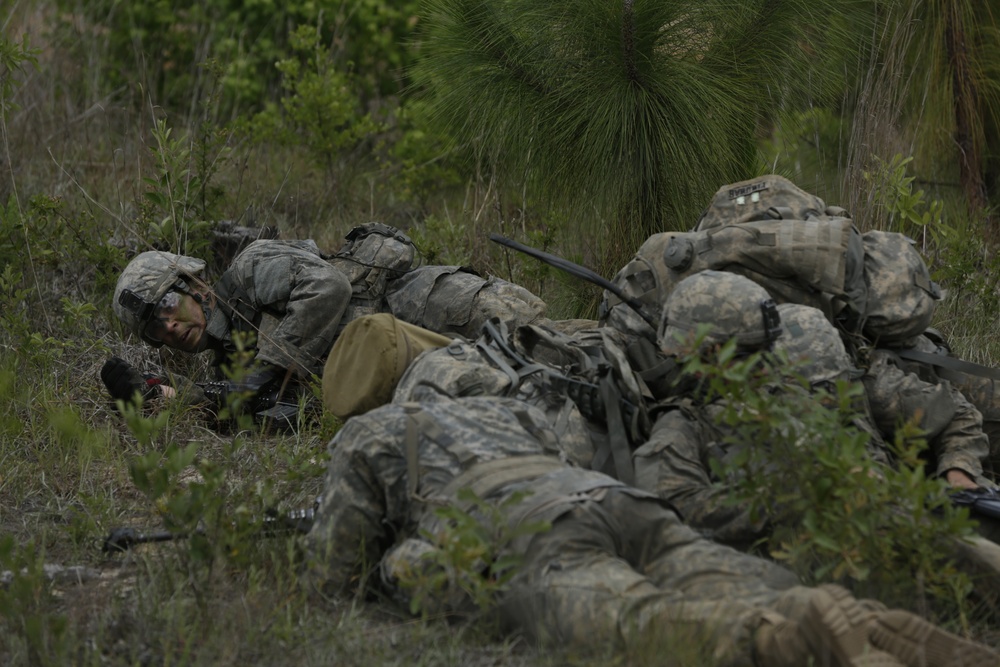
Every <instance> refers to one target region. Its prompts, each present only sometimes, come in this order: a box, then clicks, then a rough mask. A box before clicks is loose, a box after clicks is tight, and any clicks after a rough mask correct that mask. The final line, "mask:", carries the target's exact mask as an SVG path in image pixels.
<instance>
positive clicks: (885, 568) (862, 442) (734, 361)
mask: <svg viewBox="0 0 1000 667" xmlns="http://www.w3.org/2000/svg"><path fill="white" fill-rule="evenodd" d="M785 365H786V367H787V368H786V370H783V371H779V370H777V369H776V368H775V367H774V366H773V365H771V362H768V361H765V359H764V357H762V356H761V355H760V354H754V355H751V356H749V357H747V358H737V356H736V355H735V345H734V344H733V343H729V344H727V345H726V346H725V347H723V348H722V350H721V351H720V352H719V353H718V356H717V357H715V358H712V359H710V360H708V361H705V360H702V359H699V358H693V359H691V360H689V361H688V362H687V365H686V367H685V371H686V372H687V373H689V374H691V375H694V376H697V377H700V378H701V381H702V390H703V391H704V392H705V400H718V401H721V404H722V405H724V406H725V410H724V412H723V415H722V416H721V417H720V419H721V420H722V422H723V423H724V424H725V425H726V426H727V427H728V428H729V429H731V430H732V434H733V435H731V436H730V437H731V438H732V442H733V444H734V446H736V447H737V449H738V450H739V451H738V454H737V455H736V456H735V457H734V459H733V460H732V461H730V462H728V463H727V465H726V466H720V467H718V468H717V471H716V472H717V474H718V475H719V476H720V478H721V479H722V480H723V484H724V485H727V486H728V487H729V488H730V489H731V491H732V501H733V502H734V503H738V504H746V505H747V506H749V508H750V510H751V512H752V513H753V514H754V515H755V516H758V517H760V516H767V517H769V518H770V519H771V521H772V524H773V526H774V528H773V533H772V534H771V536H770V539H769V541H768V543H767V545H766V548H767V550H768V552H769V553H770V555H771V556H772V557H773V558H776V559H778V560H780V561H783V562H785V563H787V564H788V565H789V566H790V567H792V568H793V569H794V570H796V571H797V572H798V573H799V574H800V575H801V576H803V577H804V578H805V579H806V580H807V581H811V582H821V581H839V582H842V583H846V584H848V585H851V586H852V587H853V588H854V589H855V590H856V591H858V592H860V593H864V594H866V595H870V596H872V597H876V598H878V599H880V600H883V601H886V602H895V603H897V604H905V603H906V601H907V600H910V601H912V600H913V599H914V596H916V598H917V599H921V598H923V597H925V596H929V597H930V598H932V599H936V600H938V601H940V602H942V603H943V604H944V603H946V604H950V605H952V606H953V607H955V606H960V605H961V603H963V601H964V599H965V596H966V595H967V594H968V593H969V591H970V590H971V584H970V583H969V579H968V577H966V576H964V575H963V574H961V573H959V572H958V571H957V570H956V568H955V565H954V562H953V561H954V549H953V548H951V547H949V545H950V544H954V543H955V542H956V541H957V540H961V539H963V538H964V537H966V536H968V535H970V534H971V531H972V526H973V524H972V523H971V522H970V520H969V518H968V512H967V510H965V509H960V508H958V507H956V506H954V505H953V504H952V503H951V501H950V500H949V499H948V497H947V492H946V484H945V482H944V481H943V480H940V479H932V478H929V477H928V476H927V475H926V473H925V470H924V461H925V456H924V454H925V449H926V443H925V442H924V441H923V440H922V439H921V438H920V437H919V433H918V432H917V430H916V428H915V427H913V426H912V425H911V426H908V427H906V428H903V429H901V430H900V436H899V438H898V439H897V440H896V442H895V443H893V444H892V454H893V458H894V459H895V467H893V468H886V467H883V466H879V465H878V464H876V463H875V462H874V461H873V460H872V458H871V456H870V455H869V452H868V449H867V447H868V435H867V433H865V432H864V431H862V430H860V429H859V428H858V427H857V426H856V425H855V423H854V420H855V418H857V417H858V416H859V413H858V405H859V399H860V394H861V393H862V392H863V391H864V390H863V387H861V386H860V384H859V383H853V384H852V383H848V382H845V381H842V382H839V383H838V384H837V385H836V387H835V388H834V389H831V390H830V391H829V392H827V391H821V390H820V391H816V392H813V391H810V390H809V387H808V383H807V382H805V381H804V380H802V379H801V378H800V377H799V376H797V375H796V373H795V370H794V366H791V365H788V364H787V363H786V364H785ZM779 388H780V389H779ZM748 443H752V444H748ZM915 582H919V584H918V585H915Z"/></svg>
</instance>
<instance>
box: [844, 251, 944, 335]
mask: <svg viewBox="0 0 1000 667" xmlns="http://www.w3.org/2000/svg"><path fill="white" fill-rule="evenodd" d="M862 238H863V239H864V247H865V274H864V275H865V284H866V286H867V292H868V301H867V308H866V310H865V317H864V322H863V329H862V330H863V332H864V334H865V336H866V337H867V338H868V339H869V340H871V341H873V342H875V343H876V344H878V345H891V344H896V343H901V342H903V341H906V340H907V339H910V338H913V337H915V336H919V335H920V334H922V333H923V332H924V331H925V330H926V329H927V327H929V326H930V324H931V318H932V317H933V316H934V309H935V308H936V307H937V302H938V301H940V300H941V296H942V293H941V288H940V287H938V285H937V283H935V282H934V281H933V280H931V276H930V272H929V271H928V269H927V265H926V264H925V263H924V260H923V258H922V257H921V256H920V253H919V252H917V249H916V248H915V247H914V242H913V240H912V239H910V238H908V237H906V236H905V235H903V234H897V233H894V232H879V231H870V232H865V234H864V235H863V237H862Z"/></svg>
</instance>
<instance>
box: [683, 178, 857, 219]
mask: <svg viewBox="0 0 1000 667" xmlns="http://www.w3.org/2000/svg"><path fill="white" fill-rule="evenodd" d="M825 217H831V218H847V217H850V216H849V215H848V214H847V211H846V210H845V209H843V208H841V207H839V206H827V205H826V204H825V203H824V202H823V200H822V199H820V198H819V197H817V196H816V195H812V194H809V193H808V192H806V191H805V190H802V189H801V188H799V187H798V186H797V185H795V184H794V183H792V182H791V181H789V180H788V179H787V178H784V177H783V176H778V175H777V174H768V175H766V176H760V177H759V178H753V179H750V180H748V181H740V182H739V183H732V184H731V185H724V186H722V187H721V188H719V190H718V192H716V193H715V196H714V197H713V198H712V203H711V204H709V205H708V208H707V209H705V211H704V212H703V213H702V214H701V218H700V219H699V220H698V225H697V226H696V227H695V231H704V230H706V229H712V228H714V227H721V226H722V225H733V224H739V223H742V222H751V221H754V220H812V219H814V218H825Z"/></svg>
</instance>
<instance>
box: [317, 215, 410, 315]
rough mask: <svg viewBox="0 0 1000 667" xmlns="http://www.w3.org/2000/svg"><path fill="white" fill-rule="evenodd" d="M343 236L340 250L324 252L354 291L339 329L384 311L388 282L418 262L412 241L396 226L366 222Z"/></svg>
mask: <svg viewBox="0 0 1000 667" xmlns="http://www.w3.org/2000/svg"><path fill="white" fill-rule="evenodd" d="M344 238H345V243H344V245H343V246H341V248H340V250H338V251H337V252H336V253H335V254H334V255H333V256H325V258H326V260H327V261H328V262H330V264H332V265H333V266H334V267H336V268H337V269H338V270H340V271H341V272H342V273H343V274H344V275H345V276H347V279H348V280H349V281H350V282H351V287H352V292H353V293H352V295H351V302H350V304H348V306H347V312H346V313H345V314H344V317H343V319H342V326H341V330H343V326H346V324H347V323H348V322H350V321H352V320H355V319H357V318H358V317H362V316H364V315H372V314H375V313H382V312H386V311H387V310H388V307H387V305H386V302H385V293H386V286H387V284H388V283H389V282H390V281H392V280H394V279H396V278H399V277H400V276H402V275H404V274H405V273H406V272H407V271H410V270H411V269H413V268H414V267H415V266H418V265H419V264H420V257H419V254H418V253H417V249H416V246H414V245H413V241H411V240H410V237H409V236H407V235H406V234H404V233H403V232H401V231H399V230H398V229H396V228H395V227H390V226H389V225H385V224H382V223H380V222H368V223H365V224H363V225H359V226H357V227H355V228H354V229H352V230H351V231H350V232H348V233H347V236H346V237H344Z"/></svg>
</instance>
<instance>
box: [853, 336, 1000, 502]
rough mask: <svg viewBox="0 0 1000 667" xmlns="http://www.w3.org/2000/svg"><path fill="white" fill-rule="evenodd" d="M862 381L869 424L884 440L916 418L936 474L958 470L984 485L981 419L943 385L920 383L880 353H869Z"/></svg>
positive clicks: (985, 453)
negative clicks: (870, 418)
mask: <svg viewBox="0 0 1000 667" xmlns="http://www.w3.org/2000/svg"><path fill="white" fill-rule="evenodd" d="M862 382H863V383H864V385H865V392H866V394H867V396H868V402H869V404H870V406H871V411H872V417H873V420H874V422H875V425H876V426H877V427H878V429H879V431H880V432H882V434H883V435H885V437H886V439H892V437H893V434H894V433H895V431H896V429H897V428H899V426H900V425H901V424H902V423H903V422H906V421H908V420H911V419H916V420H917V424H918V425H919V426H920V428H921V429H922V430H923V431H925V433H926V436H925V437H926V438H927V442H928V445H929V446H930V450H931V453H932V455H933V457H934V460H933V466H934V471H935V472H936V473H937V474H939V475H943V474H944V473H945V472H946V471H948V470H951V469H958V470H961V471H963V472H965V473H966V474H967V475H968V476H969V477H970V478H972V480H973V481H975V482H976V483H977V484H979V485H981V486H982V485H990V482H989V481H988V480H987V479H986V478H985V477H984V476H983V462H984V461H985V460H986V458H987V457H988V456H989V452H990V449H989V448H990V444H989V438H988V437H987V436H986V434H985V433H984V432H983V417H982V414H980V412H979V410H977V409H976V408H975V407H974V406H973V405H972V404H971V403H970V402H969V401H968V399H966V397H965V396H964V395H963V394H962V393H961V392H960V391H958V390H957V389H955V388H954V387H953V386H952V385H951V384H950V383H949V382H947V381H945V380H941V381H939V382H936V383H931V382H926V381H924V380H922V379H921V378H920V377H918V376H917V374H915V373H911V372H907V371H906V370H905V369H904V368H903V367H902V366H901V364H900V362H899V359H898V358H897V357H896V355H895V354H894V353H893V352H892V351H891V350H884V349H876V350H874V351H872V353H871V356H870V362H869V365H868V370H867V372H866V374H865V376H864V377H863V378H862Z"/></svg>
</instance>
